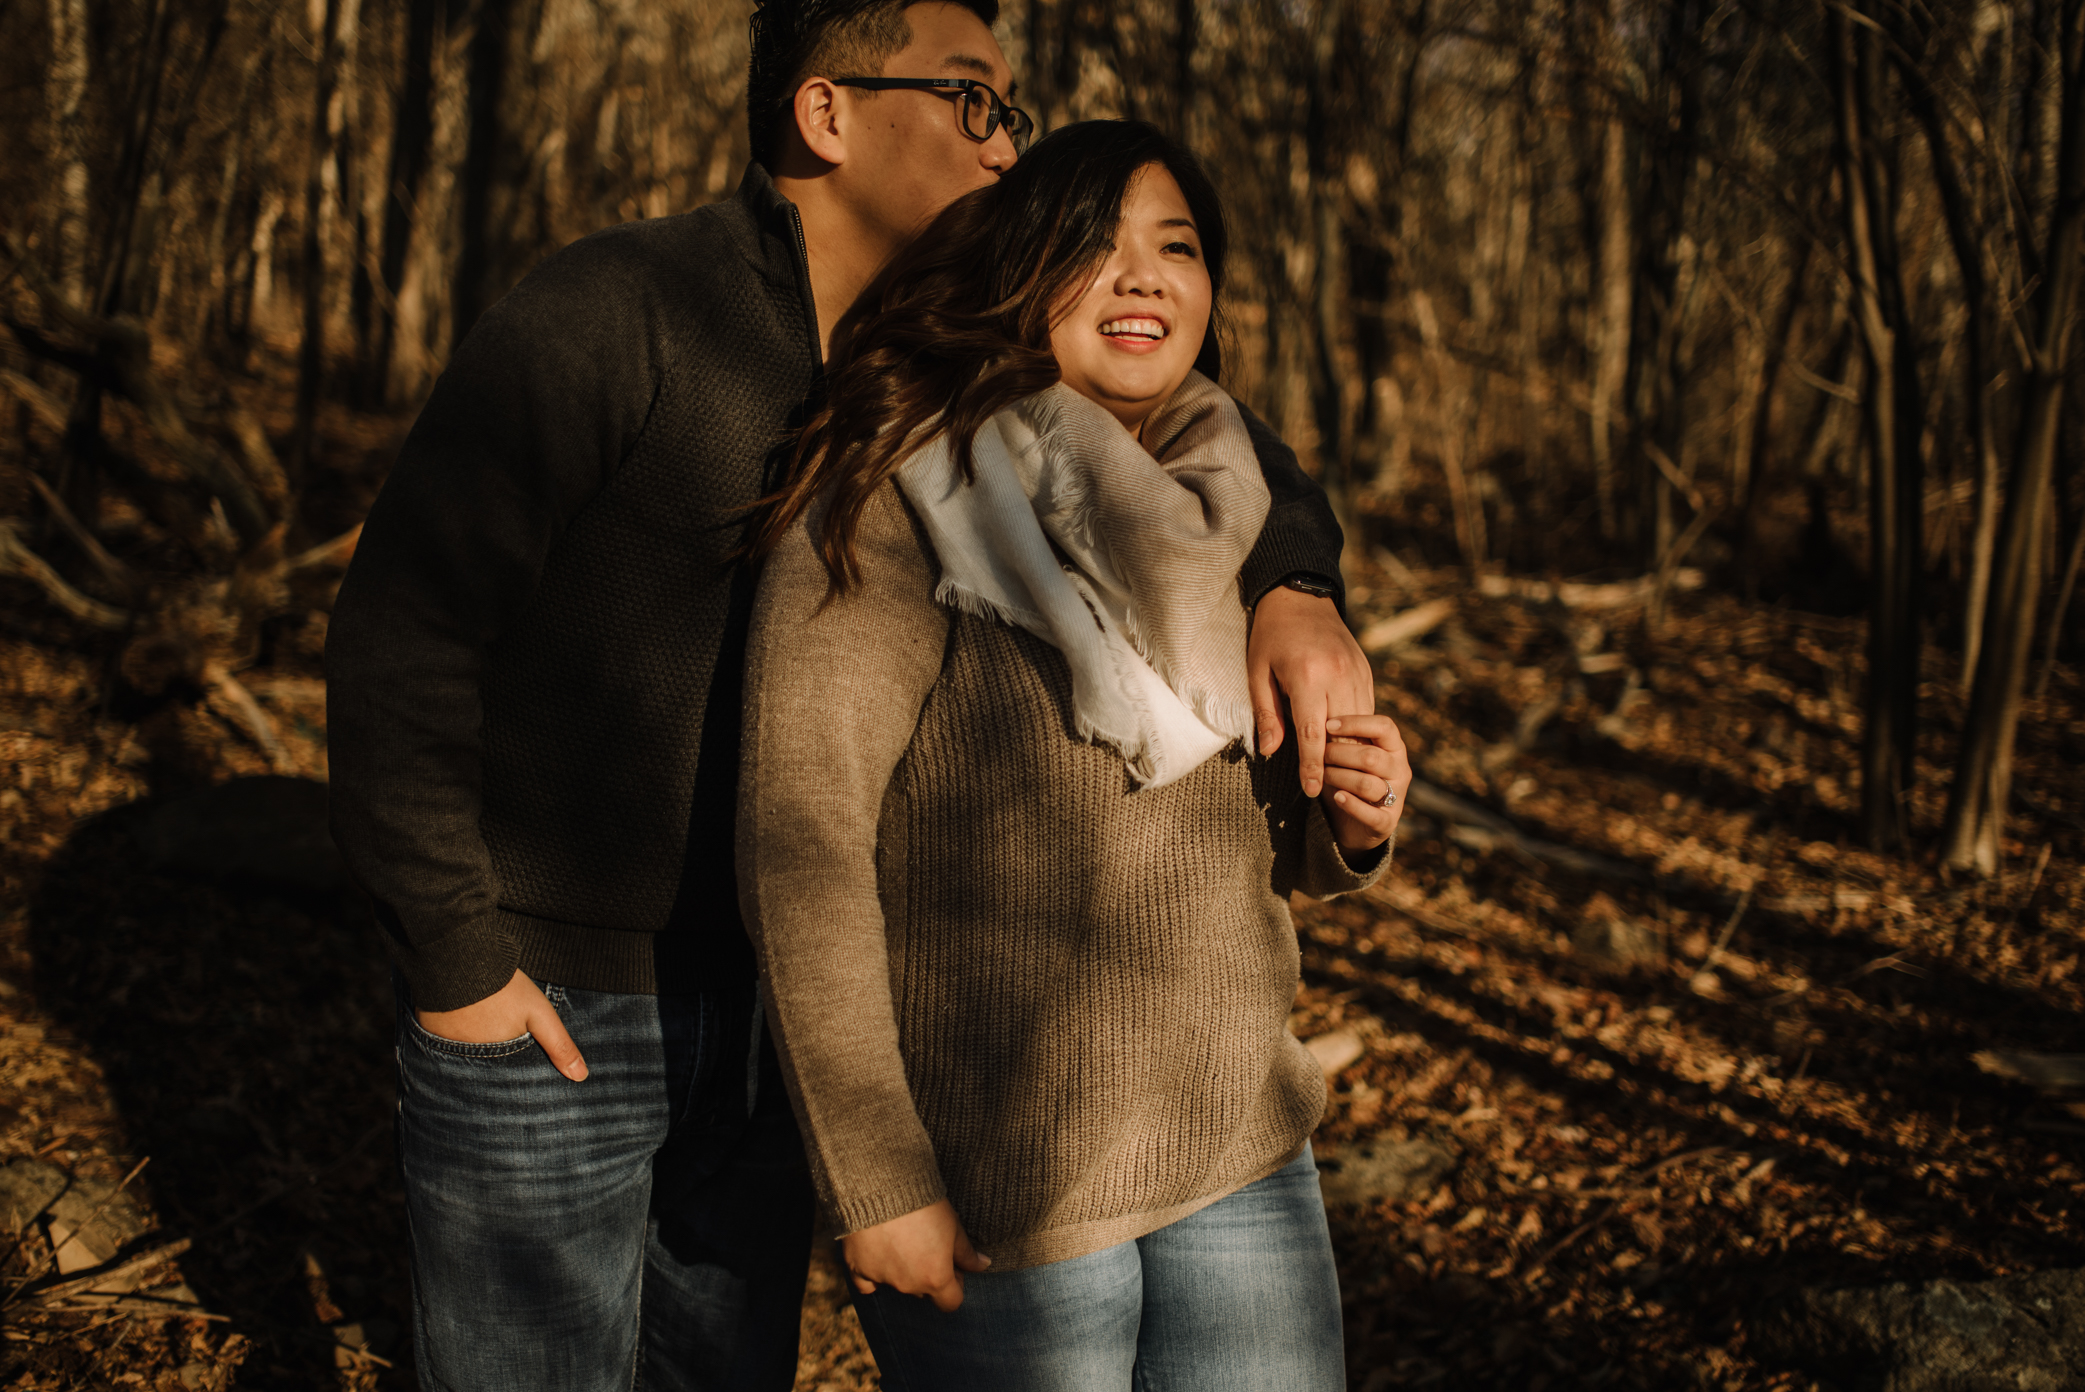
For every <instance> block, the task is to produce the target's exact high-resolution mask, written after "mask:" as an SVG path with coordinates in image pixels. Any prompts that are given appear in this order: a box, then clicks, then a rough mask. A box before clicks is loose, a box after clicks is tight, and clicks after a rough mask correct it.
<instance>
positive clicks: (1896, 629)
mask: <svg viewBox="0 0 2085 1392" xmlns="http://www.w3.org/2000/svg"><path fill="white" fill-rule="evenodd" d="M1834 28H1835V33H1834V43H1833V50H1832V51H1833V60H1834V61H1833V77H1834V87H1835V89H1836V90H1835V92H1834V97H1835V101H1834V104H1833V105H1834V111H1835V114H1836V124H1837V127H1838V149H1839V180H1840V186H1841V192H1840V204H1841V211H1842V214H1843V216H1844V218H1845V223H1846V242H1847V249H1848V251H1849V252H1850V254H1851V259H1852V263H1853V266H1852V269H1853V293H1854V319H1855V322H1856V323H1858V324H1859V326H1860V330H1861V343H1862V346H1863V349H1864V351H1865V355H1866V357H1867V361H1868V390H1867V392H1866V393H1865V394H1864V396H1863V399H1862V406H1863V408H1864V409H1863V415H1864V423H1865V425H1866V427H1867V437H1868V457H1869V463H1870V480H1869V486H1868V517H1869V522H1868V546H1869V564H1868V572H1869V580H1868V588H1869V602H1868V693H1867V701H1866V711H1865V729H1864V731H1863V734H1862V740H1861V826H1862V832H1863V834H1864V836H1865V837H1866V839H1867V842H1868V845H1869V847H1870V848H1871V849H1874V850H1878V851H1894V850H1897V849H1900V848H1901V847H1902V846H1903V844H1904V839H1905V832H1906V825H1905V816H1904V799H1905V796H1906V794H1907V792H1908V790H1909V788H1910V784H1911V778H1912V771H1913V765H1912V759H1913V753H1914V750H1915V741H1916V736H1917V717H1918V705H1917V701H1918V658H1919V621H1918V575H1919V559H1920V558H1919V539H1920V521H1921V518H1920V511H1919V510H1920V507H1921V504H1922V502H1923V491H1922V487H1921V476H1922V469H1921V467H1920V461H1919V452H1918V441H1919V429H1920V420H1921V416H1920V406H1919V400H1918V368H1917V349H1916V346H1915V345H1914V343H1913V341H1912V337H1911V324H1910V316H1909V313H1908V311H1907V308H1906V302H1905V296H1904V286H1903V275H1902V268H1901V266H1900V264H1899V260H1898V254H1897V245H1896V236H1895V228H1894V223H1895V203H1896V200H1895V198H1894V196H1893V190H1892V188H1891V186H1890V171H1889V168H1888V165H1887V163H1886V159H1885V154H1884V152H1883V151H1882V150H1881V149H1880V148H1878V145H1877V137H1876V132H1875V112H1876V110H1877V109H1878V106H1879V103H1878V101H1877V97H1878V95H1879V93H1878V90H1877V89H1878V88H1879V87H1880V86H1881V84H1882V82H1883V80H1884V72H1883V69H1882V65H1881V59H1880V57H1879V55H1878V53H1877V45H1876V38H1875V33H1874V30H1873V29H1871V28H1869V27H1867V26H1865V25H1862V26H1858V27H1857V26H1856V25H1855V24H1854V22H1853V20H1852V19H1851V18H1850V17H1849V16H1848V15H1847V14H1845V13H1844V12H1842V13H1840V14H1839V15H1838V16H1837V18H1836V20H1835V23H1834Z"/></svg>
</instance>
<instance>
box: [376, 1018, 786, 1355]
mask: <svg viewBox="0 0 2085 1392" xmlns="http://www.w3.org/2000/svg"><path fill="white" fill-rule="evenodd" d="M543 989H544V992H545V993H546V994H547V995H548V996H549V997H550V1001H551V1004H553V1005H554V1006H556V1007H557V1011H558V1014H559V1016H560V1017H561V1018H562V1019H563V1020H564V1024H565V1028H566V1029H567V1030H568V1031H570V1032H571V1035H572V1039H573V1041H574V1042H575V1043H577V1044H578V1045H579V1049H580V1052H581V1053H583V1054H584V1055H585V1056H586V1062H587V1067H588V1069H589V1070H590V1071H589V1075H588V1077H587V1080H586V1081H585V1082H583V1083H574V1082H571V1081H569V1080H568V1079H566V1078H565V1077H564V1076H563V1075H561V1074H560V1073H558V1071H557V1070H556V1069H554V1068H552V1067H551V1066H550V1063H549V1061H548V1060H547V1059H545V1058H544V1056H543V1051H542V1050H541V1049H540V1048H538V1047H537V1046H536V1042H535V1040H534V1039H533V1038H531V1037H530V1036H528V1035H523V1036H522V1037H521V1038H519V1039H515V1040H509V1041H507V1042H505V1043H499V1044H459V1043H456V1042H454V1041H451V1040H446V1039H440V1038H437V1037H436V1036H434V1035H432V1034H429V1033H428V1032H427V1031H426V1030H424V1029H422V1028H421V1027H420V1025H419V1022H418V1021H417V1020H415V1019H414V1018H413V1014H412V1010H411V1007H410V1004H409V1002H408V1001H407V1000H406V998H405V995H404V993H403V991H401V992H400V995H399V1013H398V1158H399V1167H400V1169H401V1170H402V1171H403V1173H404V1176H405V1194H406V1216H407V1219H408V1220H409V1225H410V1232H411V1243H412V1270H413V1326H414V1327H413V1340H414V1354H415V1357H416V1358H417V1360H418V1363H419V1371H420V1385H421V1386H422V1387H423V1388H427V1389H441V1392H478V1389H484V1392H527V1390H528V1389H542V1392H595V1389H600V1392H609V1389H615V1392H628V1389H630V1388H632V1387H635V1386H639V1385H642V1386H643V1387H644V1388H646V1389H671V1392H696V1390H697V1389H701V1392H712V1389H715V1390H716V1392H722V1390H723V1389H731V1390H732V1392H738V1389H774V1390H775V1392H786V1389H788V1388H789V1387H790V1385H791V1384H792V1382H793V1381H794V1380H795V1376H796V1340H797V1325H798V1318H799V1314H800V1311H801V1309H802V1305H803V1286H804V1275H805V1266H806V1254H807V1253H808V1252H809V1251H810V1243H811V1206H812V1199H811V1188H810V1181H809V1177H808V1174H807V1172H806V1170H805V1167H804V1157H803V1145H802V1142H801V1141H800V1140H799V1138H798V1135H797V1130H796V1122H795V1120H794V1118H793V1117H792V1115H791V1113H790V1109H789V1099H788V1097H787V1095H786V1094H785V1093H784V1091H783V1088H782V1080H781V1075H780V1071H779V1068H778V1066H777V1064H776V1062H775V1056H774V1049H773V1047H772V1046H771V1045H767V1044H765V1043H764V1042H763V1044H762V1046H761V1048H760V1051H759V1053H758V1054H757V1055H752V1063H751V1067H750V1068H749V1066H748V1057H749V1046H750V1045H751V1043H752V1041H753V1039H754V1037H755V1029H756V1025H755V1013H754V993H753V988H752V986H751V985H750V984H748V985H747V986H746V988H745V989H744V990H743V991H734V992H729V993H717V994H710V995H685V996H639V995H622V994H616V993H611V992H604V991H579V990H573V989H570V988H567V987H562V986H556V985H551V984H548V983H545V984H544V986H543ZM749 1113H750V1114H749Z"/></svg>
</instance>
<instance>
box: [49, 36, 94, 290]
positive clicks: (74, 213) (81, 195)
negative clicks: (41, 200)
mask: <svg viewBox="0 0 2085 1392" xmlns="http://www.w3.org/2000/svg"><path fill="white" fill-rule="evenodd" d="M50 24H51V65H50V67H49V69H47V70H46V72H45V74H44V94H45V96H44V100H45V103H46V106H47V113H46V119H47V120H48V122H49V124H50V147H49V148H50V160H51V163H52V165H53V169H52V173H53V175H54V176H55V177H54V178H53V180H52V183H53V184H54V185H55V186H56V189H57V195H58V196H57V198H56V199H54V200H53V206H52V209H51V231H50V236H51V245H52V247H53V248H54V249H55V253H56V254H55V255H54V256H53V257H52V264H51V269H52V273H53V274H54V275H56V276H57V278H58V285H59V287H60V289H62V290H63V292H64V294H65V297H66V298H67V299H69V300H71V301H72V302H73V303H74V304H84V303H86V293H87V286H86V274H87V159H86V154H85V151H84V149H83V142H82V140H81V131H80V120H81V112H80V108H81V106H82V105H83V104H84V103H85V101H86V99H87V78H88V62H87V3H86V0H50Z"/></svg>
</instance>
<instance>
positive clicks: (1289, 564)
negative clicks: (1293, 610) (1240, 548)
mask: <svg viewBox="0 0 2085 1392" xmlns="http://www.w3.org/2000/svg"><path fill="white" fill-rule="evenodd" d="M1298 571H1301V572H1303V573H1304V574H1307V575H1314V576H1316V577H1317V578H1318V579H1320V580H1322V581H1324V582H1325V583H1326V584H1328V585H1330V586H1331V587H1332V602H1333V603H1334V604H1336V605H1338V606H1339V613H1340V617H1341V618H1345V617H1346V612H1347V582H1346V581H1345V580H1344V579H1343V578H1342V577H1341V576H1340V573H1339V560H1338V557H1336V556H1335V557H1333V558H1332V568H1331V571H1330V573H1329V574H1328V573H1327V571H1326V568H1325V552H1324V548H1323V547H1321V546H1311V545H1309V544H1308V543H1307V542H1306V541H1305V539H1303V538H1301V537H1297V538H1283V537H1278V536H1275V535H1272V534H1270V533H1265V532H1263V533H1261V535H1260V544H1259V545H1258V546H1256V547H1254V548H1253V553H1252V554H1251V555H1250V556H1248V557H1247V558H1246V561H1245V565H1244V567H1243V569H1241V570H1240V571H1239V573H1238V583H1239V585H1240V587H1241V588H1243V590H1244V591H1245V604H1246V607H1247V608H1251V607H1252V606H1254V605H1256V604H1258V603H1259V602H1260V600H1261V599H1263V598H1265V597H1266V594H1267V591H1269V590H1271V589H1273V588H1274V587H1275V586H1276V585H1279V584H1280V583H1281V582H1282V581H1283V580H1286V579H1287V578H1288V577H1289V576H1291V575H1294V574H1296V573H1297V572H1298Z"/></svg>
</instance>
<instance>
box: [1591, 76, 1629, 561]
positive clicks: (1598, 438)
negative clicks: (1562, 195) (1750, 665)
mask: <svg viewBox="0 0 2085 1392" xmlns="http://www.w3.org/2000/svg"><path fill="white" fill-rule="evenodd" d="M1628 155H1629V149H1628V131H1627V128H1626V127H1624V126H1623V124H1622V119H1621V118H1620V117H1619V116H1610V117H1609V118H1608V119H1607V123H1606V130H1605V131H1604V132H1603V134H1602V137H1601V145H1600V195H1599V209H1600V212H1599V224H1600V225H1599V238H1600V244H1599V249H1598V253H1597V254H1598V258H1599V260H1598V265H1599V274H1598V276H1597V277H1596V278H1595V281H1594V283H1595V285H1596V287H1597V289H1596V291H1595V295H1596V297H1597V299H1596V305H1597V308H1596V310H1595V314H1596V318H1595V320H1594V323H1595V326H1596V327H1595V333H1594V342H1593V400H1592V410H1591V412H1590V415H1591V418H1592V419H1591V428H1592V436H1593V441H1592V443H1593V489H1594V492H1595V493H1596V494H1597V496H1598V499H1599V508H1600V535H1601V536H1603V537H1607V538H1609V539H1610V540H1611V539H1613V537H1614V535H1615V525H1616V524H1615V501H1614V494H1615V487H1614V485H1615V479H1614V408H1615V402H1616V400H1617V399H1618V398H1619V397H1620V396H1621V393H1622V387H1623V384H1624V382H1625V381H1626V380H1627V378H1628V374H1629V320H1630V304H1629V297H1630V294H1631V292H1632V291H1633V290H1634V288H1635V283H1634V281H1633V280H1632V278H1631V277H1630V274H1629V184H1628V171H1627V167H1626V166H1627V162H1628Z"/></svg>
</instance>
